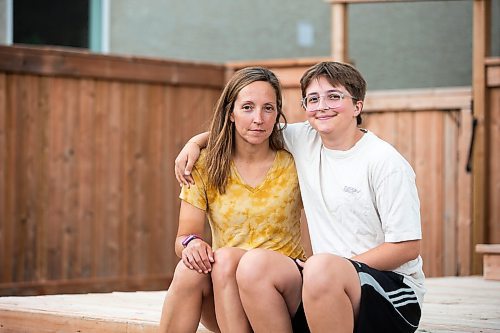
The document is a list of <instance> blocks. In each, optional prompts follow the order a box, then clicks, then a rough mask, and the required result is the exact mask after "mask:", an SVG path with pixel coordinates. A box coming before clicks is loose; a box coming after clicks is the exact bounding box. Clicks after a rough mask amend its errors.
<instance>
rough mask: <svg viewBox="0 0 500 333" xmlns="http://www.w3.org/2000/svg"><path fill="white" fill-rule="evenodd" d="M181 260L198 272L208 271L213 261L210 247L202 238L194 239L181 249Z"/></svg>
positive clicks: (210, 269)
mask: <svg viewBox="0 0 500 333" xmlns="http://www.w3.org/2000/svg"><path fill="white" fill-rule="evenodd" d="M182 262H183V263H184V265H186V267H187V268H189V269H193V270H196V271H197V272H198V273H205V274H207V273H210V272H211V271H212V263H213V262H214V253H213V251H212V247H211V246H210V245H208V244H207V243H206V242H205V241H204V240H202V239H199V238H198V239H194V240H192V241H190V242H189V244H188V245H187V246H186V247H185V248H184V249H183V250H182Z"/></svg>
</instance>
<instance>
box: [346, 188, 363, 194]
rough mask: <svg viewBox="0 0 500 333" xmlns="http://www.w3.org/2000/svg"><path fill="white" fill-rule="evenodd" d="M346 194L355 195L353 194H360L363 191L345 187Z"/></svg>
mask: <svg viewBox="0 0 500 333" xmlns="http://www.w3.org/2000/svg"><path fill="white" fill-rule="evenodd" d="M344 192H347V193H351V194H353V193H359V192H361V191H360V190H358V189H357V188H354V187H350V186H344Z"/></svg>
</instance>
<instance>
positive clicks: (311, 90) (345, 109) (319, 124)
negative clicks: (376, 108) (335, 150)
mask: <svg viewBox="0 0 500 333" xmlns="http://www.w3.org/2000/svg"><path fill="white" fill-rule="evenodd" d="M331 92H340V93H342V94H344V98H343V99H341V100H340V101H339V102H338V104H337V105H338V106H337V105H335V107H333V108H332V107H330V106H329V104H330V103H328V102H327V101H325V100H326V99H327V98H328V97H327V96H328V95H329V93H331ZM310 96H316V97H317V96H319V97H320V100H319V104H318V107H317V110H316V111H305V112H306V114H307V120H308V121H309V123H310V124H311V126H312V127H313V128H314V129H315V130H317V131H318V132H319V133H320V134H329V135H342V134H344V133H346V131H347V130H349V129H356V127H357V125H356V116H357V115H358V114H359V113H360V112H361V108H362V105H363V103H362V102H361V101H358V102H356V103H355V104H353V99H352V98H351V97H350V94H349V92H348V91H347V90H346V89H345V88H344V87H343V86H337V87H334V86H332V85H331V84H330V82H328V80H327V79H326V78H325V77H324V76H320V77H318V78H315V79H313V80H311V83H310V84H309V86H308V87H307V88H306V98H307V97H310Z"/></svg>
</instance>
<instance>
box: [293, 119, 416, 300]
mask: <svg viewBox="0 0 500 333" xmlns="http://www.w3.org/2000/svg"><path fill="white" fill-rule="evenodd" d="M283 134H284V138H285V146H286V149H287V150H288V151H290V152H291V153H292V155H293V157H294V158H295V165H296V167H297V173H298V176H299V183H300V190H301V192H302V201H303V203H304V210H305V213H306V217H307V221H308V226H309V233H310V236H311V243H312V248H313V253H314V254H317V253H333V254H336V255H339V256H342V257H346V258H351V257H353V256H355V255H358V254H361V253H363V252H366V251H368V250H370V249H372V248H375V247H376V246H378V245H380V244H382V243H384V242H400V241H408V240H415V239H421V238H422V231H421V224H420V202H419V199H418V193H417V187H416V185H415V173H414V171H413V169H412V168H411V166H410V164H409V163H408V162H407V161H406V160H405V159H404V157H403V156H402V155H401V154H400V153H399V152H398V151H397V150H396V149H395V148H394V147H393V146H391V145H390V144H389V143H387V142H385V141H383V140H381V139H380V138H378V137H377V136H376V135H375V134H373V133H372V132H369V131H367V132H366V133H365V134H364V135H363V136H362V138H361V139H360V140H359V141H358V142H357V143H356V144H355V145H354V147H352V148H351V149H349V150H347V151H339V150H331V149H328V148H325V147H324V146H323V144H322V142H321V137H320V135H319V133H318V132H317V131H316V130H314V129H313V128H312V127H311V125H310V124H309V123H308V122H304V123H296V124H289V125H287V127H286V128H285V130H284V132H283ZM394 271H395V272H397V273H399V274H402V275H403V276H405V280H406V282H407V284H408V285H409V286H411V287H412V288H413V289H414V290H415V293H416V294H417V298H418V300H419V303H420V304H421V303H422V300H423V294H424V292H425V289H424V287H423V283H424V273H423V271H422V259H421V257H420V256H419V257H418V258H417V259H414V260H412V261H410V262H407V263H405V264H403V265H402V266H400V267H398V268H397V269H395V270H394Z"/></svg>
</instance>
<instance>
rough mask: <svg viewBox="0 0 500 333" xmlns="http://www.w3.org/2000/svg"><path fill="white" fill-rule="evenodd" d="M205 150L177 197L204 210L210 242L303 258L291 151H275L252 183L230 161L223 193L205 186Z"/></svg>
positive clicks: (298, 199) (297, 197) (297, 184)
mask: <svg viewBox="0 0 500 333" xmlns="http://www.w3.org/2000/svg"><path fill="white" fill-rule="evenodd" d="M205 156H206V151H205V150H203V151H202V153H201V155H200V158H199V159H198V161H197V162H196V164H195V166H194V168H193V172H192V176H193V178H194V180H195V183H196V184H195V185H192V186H191V187H190V188H187V187H186V186H184V187H183V188H182V191H181V194H180V196H179V197H180V198H181V199H182V200H184V201H186V202H188V203H190V204H191V205H193V206H195V207H197V208H199V209H202V210H204V211H205V212H207V216H208V221H209V223H210V227H211V230H212V247H213V249H214V250H216V249H218V248H221V247H238V248H242V249H245V250H249V249H253V248H264V249H269V250H274V251H277V252H280V253H282V254H284V255H286V256H288V257H291V258H302V259H303V258H304V250H303V248H302V245H301V243H300V211H301V209H302V200H301V197H300V190H299V181H298V178H297V171H296V170H295V163H294V161H293V157H292V155H290V153H288V152H287V151H285V150H280V151H278V152H277V154H276V157H275V159H274V162H273V165H272V167H271V168H270V169H269V171H268V172H267V175H266V177H265V179H264V180H263V181H262V183H261V184H260V185H258V186H257V187H251V186H249V185H247V184H245V182H244V181H243V179H242V178H241V177H240V175H239V174H238V170H237V169H236V167H235V165H234V163H232V162H231V172H230V175H229V179H228V182H227V186H226V193H224V194H220V193H219V192H218V191H217V190H216V189H215V188H213V187H211V186H210V187H209V186H208V176H207V171H206V168H205V163H204V161H205Z"/></svg>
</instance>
